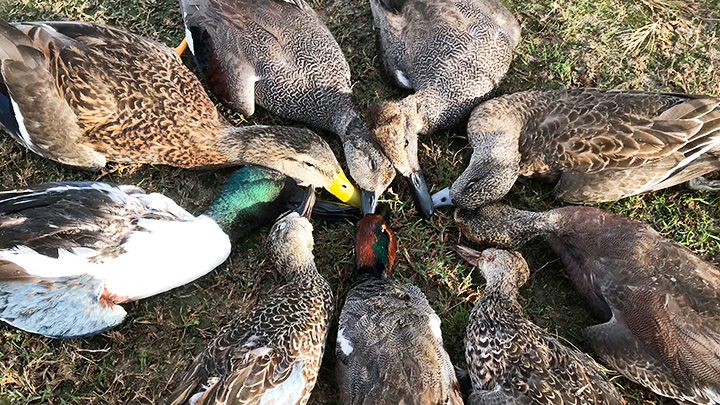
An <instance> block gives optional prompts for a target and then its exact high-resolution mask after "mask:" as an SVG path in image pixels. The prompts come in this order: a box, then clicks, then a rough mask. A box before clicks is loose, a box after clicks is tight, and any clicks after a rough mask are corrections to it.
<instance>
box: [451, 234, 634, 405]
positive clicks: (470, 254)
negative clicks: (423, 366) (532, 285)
mask: <svg viewBox="0 0 720 405" xmlns="http://www.w3.org/2000/svg"><path fill="white" fill-rule="evenodd" d="M458 252H459V253H460V255H461V256H462V257H464V258H465V259H466V260H468V261H469V262H470V263H471V264H473V265H476V266H478V267H480V269H481V271H482V272H483V274H484V276H485V278H486V280H487V285H486V287H485V292H484V294H483V296H482V298H480V300H479V301H478V302H477V303H476V304H475V307H474V308H473V310H472V313H471V314H470V320H469V322H468V326H467V333H466V336H465V359H466V361H467V365H468V372H469V374H470V380H471V382H472V387H473V388H472V389H473V391H472V393H471V395H470V404H473V405H480V404H588V405H589V404H614V405H620V404H622V403H623V401H622V397H621V396H620V394H619V393H618V391H617V389H616V388H615V387H614V386H613V385H612V384H611V383H610V382H609V381H608V379H607V377H605V375H604V374H603V373H602V371H600V369H599V368H598V366H597V365H595V364H594V363H593V361H592V360H591V359H590V358H589V357H588V356H587V355H585V354H583V353H580V352H578V351H577V350H573V349H570V348H569V347H567V346H565V345H563V344H561V343H560V342H558V341H557V340H556V339H555V338H554V337H552V336H551V335H550V334H548V333H547V332H545V331H544V330H543V329H541V328H540V327H538V326H537V325H535V324H534V323H532V322H530V321H529V320H528V319H527V318H525V316H524V315H523V309H522V307H521V306H520V304H519V303H518V301H517V294H518V289H519V288H520V287H522V286H523V284H525V282H526V281H527V279H528V277H529V275H530V272H529V270H528V267H527V263H525V260H524V259H523V258H522V256H520V254H519V253H517V252H508V251H502V250H497V249H487V250H485V251H483V252H482V253H480V252H478V251H475V250H472V249H469V248H465V247H458Z"/></svg>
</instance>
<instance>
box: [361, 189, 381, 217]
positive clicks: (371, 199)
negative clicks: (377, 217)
mask: <svg viewBox="0 0 720 405" xmlns="http://www.w3.org/2000/svg"><path fill="white" fill-rule="evenodd" d="M377 203H378V202H377V195H376V194H375V192H374V191H368V190H363V191H362V213H363V215H367V214H374V213H375V209H376V208H377Z"/></svg>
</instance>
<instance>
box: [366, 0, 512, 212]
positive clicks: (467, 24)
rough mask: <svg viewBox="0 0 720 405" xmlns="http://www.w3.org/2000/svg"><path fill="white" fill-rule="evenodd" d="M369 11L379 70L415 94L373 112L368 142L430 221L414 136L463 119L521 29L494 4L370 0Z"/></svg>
mask: <svg viewBox="0 0 720 405" xmlns="http://www.w3.org/2000/svg"><path fill="white" fill-rule="evenodd" d="M370 6H371V9H372V14H373V18H374V25H375V29H376V31H377V32H378V36H379V44H380V48H381V52H382V57H383V62H384V65H385V71H386V72H387V74H388V75H389V76H391V77H392V78H393V79H394V81H395V83H396V84H397V85H398V86H399V87H401V88H404V89H408V90H412V91H413V92H414V93H413V94H411V95H409V96H407V97H405V98H404V99H402V100H400V101H390V102H385V103H381V104H378V105H375V106H374V107H373V108H371V111H370V113H369V114H368V119H369V120H370V122H371V127H372V129H371V137H373V138H374V139H375V140H376V141H377V142H378V143H379V144H380V146H381V147H382V149H383V151H384V152H385V154H386V155H387V156H388V158H390V160H391V161H392V164H393V165H394V167H395V169H397V171H398V172H400V173H401V174H402V175H403V176H404V177H405V178H406V179H407V180H408V182H409V184H410V187H411V189H412V190H413V196H414V197H415V200H416V202H417V203H418V207H419V209H420V211H421V213H422V214H423V215H425V216H427V217H429V216H430V215H432V213H433V206H432V204H431V199H430V194H429V192H428V188H427V184H426V183H425V179H424V178H423V175H422V171H421V169H420V165H419V163H418V153H417V148H418V137H417V135H418V133H424V134H427V133H433V132H435V131H438V130H443V129H448V128H452V127H454V126H456V125H458V124H460V122H462V121H464V120H465V119H466V118H467V117H468V115H469V114H470V111H472V109H473V108H474V107H475V106H477V105H478V104H479V103H480V101H482V99H483V98H484V97H485V96H486V95H487V94H488V93H489V92H490V91H492V90H493V89H494V88H495V87H496V86H497V85H498V83H499V82H500V80H501V79H502V78H503V77H504V76H505V73H506V72H507V70H508V68H509V66H510V61H511V60H512V55H513V48H514V47H515V46H516V45H517V44H518V42H519V41H520V26H519V24H518V22H517V20H516V19H515V17H514V16H513V15H512V14H511V13H510V12H509V11H508V10H507V9H506V8H505V6H503V5H502V4H501V3H500V2H499V1H498V0H370Z"/></svg>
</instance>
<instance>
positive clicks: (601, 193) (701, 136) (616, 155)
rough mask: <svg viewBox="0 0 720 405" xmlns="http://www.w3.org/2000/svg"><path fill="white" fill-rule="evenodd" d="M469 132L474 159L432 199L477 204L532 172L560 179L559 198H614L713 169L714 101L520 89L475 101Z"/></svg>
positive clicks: (718, 132)
mask: <svg viewBox="0 0 720 405" xmlns="http://www.w3.org/2000/svg"><path fill="white" fill-rule="evenodd" d="M468 137H469V138H470V143H471V144H472V147H473V155H472V158H471V159H470V164H469V165H468V167H467V169H465V172H464V173H463V174H462V175H461V176H460V177H459V178H458V179H457V180H456V181H455V183H453V185H452V187H451V188H450V189H449V190H448V189H445V190H443V191H441V192H439V193H437V194H436V195H435V196H434V198H433V200H434V202H435V203H439V204H442V203H449V202H451V201H452V202H453V203H455V204H456V205H459V206H462V207H464V208H467V209H474V208H477V207H479V206H481V205H483V204H486V203H488V202H491V201H496V200H499V199H500V198H502V197H503V196H504V195H505V194H506V193H507V192H508V191H509V190H510V188H511V187H512V185H513V184H514V183H515V180H516V179H517V177H518V176H531V175H534V176H542V177H548V178H550V179H559V181H558V182H557V185H556V186H555V195H556V196H557V198H558V199H560V200H562V201H565V202H570V203H576V204H584V203H597V202H603V201H612V200H617V199H619V198H624V197H627V196H630V195H634V194H639V193H643V192H647V191H654V190H660V189H662V188H666V187H670V186H673V185H676V184H679V183H681V182H684V181H688V180H691V179H693V178H696V177H698V176H701V175H703V174H705V173H708V172H712V171H714V170H717V169H719V168H720V98H716V97H709V96H697V95H685V94H663V93H648V92H639V91H625V90H622V91H621V90H601V89H572V90H557V91H526V92H520V93H515V94H510V95H506V96H502V97H498V98H495V99H492V100H489V101H486V102H484V103H483V104H481V105H480V106H478V107H477V108H476V109H475V110H474V111H473V113H472V115H471V117H470V120H469V121H468ZM715 187H716V188H720V187H719V186H718V185H715Z"/></svg>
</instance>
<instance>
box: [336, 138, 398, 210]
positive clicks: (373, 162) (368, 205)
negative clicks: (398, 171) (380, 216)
mask: <svg viewBox="0 0 720 405" xmlns="http://www.w3.org/2000/svg"><path fill="white" fill-rule="evenodd" d="M360 125H362V124H360ZM349 131H355V132H356V133H355V134H354V136H349V137H348V138H347V139H345V141H344V142H343V147H344V149H345V159H346V160H347V164H348V167H349V168H350V175H351V176H352V177H353V179H355V181H356V182H357V184H358V186H360V189H362V198H361V201H362V202H361V206H362V212H363V215H364V214H372V213H374V212H375V209H376V208H377V203H378V198H379V197H380V195H382V193H383V192H385V189H386V188H388V186H389V185H390V183H391V182H392V181H393V179H394V178H395V170H393V167H392V164H391V163H390V161H389V160H388V158H387V157H386V156H385V154H383V153H382V152H381V151H380V148H379V147H378V145H377V144H376V143H375V142H373V141H371V140H370V139H368V138H367V136H366V134H365V132H364V127H363V128H355V129H350V130H349Z"/></svg>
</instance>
